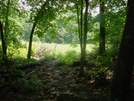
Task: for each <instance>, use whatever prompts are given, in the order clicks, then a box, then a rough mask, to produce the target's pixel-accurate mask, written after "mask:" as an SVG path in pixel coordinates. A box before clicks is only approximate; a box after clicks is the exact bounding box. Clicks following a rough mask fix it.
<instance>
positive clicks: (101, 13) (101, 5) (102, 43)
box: [99, 0, 105, 55]
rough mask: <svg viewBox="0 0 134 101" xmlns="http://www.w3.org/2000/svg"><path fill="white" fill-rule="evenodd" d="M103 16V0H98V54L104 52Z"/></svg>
mask: <svg viewBox="0 0 134 101" xmlns="http://www.w3.org/2000/svg"><path fill="white" fill-rule="evenodd" d="M104 24H105V18H104V2H101V0H100V34H99V55H102V54H103V53H104V52H105V27H104Z"/></svg>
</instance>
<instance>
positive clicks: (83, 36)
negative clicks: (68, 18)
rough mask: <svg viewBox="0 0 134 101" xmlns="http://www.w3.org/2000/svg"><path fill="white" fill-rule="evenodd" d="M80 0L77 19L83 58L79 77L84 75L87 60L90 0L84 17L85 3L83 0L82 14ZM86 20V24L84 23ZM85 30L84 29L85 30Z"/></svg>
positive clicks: (86, 2) (86, 5)
mask: <svg viewBox="0 0 134 101" xmlns="http://www.w3.org/2000/svg"><path fill="white" fill-rule="evenodd" d="M78 4H79V0H78V3H77V4H76V8H77V19H78V21H77V22H78V33H79V40H80V50H81V59H80V61H81V62H80V72H79V77H83V76H84V66H85V64H84V62H85V56H86V44H87V32H88V26H87V25H88V5H89V3H88V0H85V14H84V19H83V4H84V1H83V0H81V3H80V4H81V6H80V14H79V5H78ZM83 22H84V25H83ZM83 30H84V31H83ZM83 32H84V33H83Z"/></svg>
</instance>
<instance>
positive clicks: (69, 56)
mask: <svg viewBox="0 0 134 101" xmlns="http://www.w3.org/2000/svg"><path fill="white" fill-rule="evenodd" d="M78 56H79V55H78V53H77V52H76V51H75V50H69V51H66V52H65V53H64V54H63V55H61V56H60V57H59V59H58V61H57V64H58V65H72V63H73V61H76V60H78V59H79V57H78Z"/></svg>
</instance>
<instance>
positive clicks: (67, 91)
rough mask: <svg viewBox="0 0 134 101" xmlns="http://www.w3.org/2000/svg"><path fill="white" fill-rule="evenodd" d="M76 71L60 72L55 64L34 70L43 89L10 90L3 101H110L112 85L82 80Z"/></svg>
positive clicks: (60, 69) (49, 63) (54, 62)
mask: <svg viewBox="0 0 134 101" xmlns="http://www.w3.org/2000/svg"><path fill="white" fill-rule="evenodd" d="M76 68H77V67H76ZM76 68H73V67H71V66H70V67H68V68H61V67H60V66H56V61H55V60H53V61H51V62H47V63H46V62H44V63H43V64H42V65H41V66H36V67H35V68H34V69H32V71H33V70H36V74H37V75H38V80H39V81H41V82H42V84H41V85H40V87H38V88H35V89H29V88H27V87H25V86H20V87H18V88H17V89H10V90H9V91H8V92H7V93H6V94H5V95H4V97H3V98H2V99H1V100H0V101H108V96H109V88H110V82H109V83H106V82H105V81H101V82H100V81H99V82H94V81H91V80H89V79H88V77H85V78H81V79H79V78H78V69H76ZM101 83H103V85H102V84H101Z"/></svg>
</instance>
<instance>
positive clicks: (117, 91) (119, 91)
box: [111, 0, 134, 101]
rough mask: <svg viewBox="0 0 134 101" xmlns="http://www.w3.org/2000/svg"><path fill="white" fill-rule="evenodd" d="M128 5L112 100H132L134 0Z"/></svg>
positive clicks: (112, 86)
mask: <svg viewBox="0 0 134 101" xmlns="http://www.w3.org/2000/svg"><path fill="white" fill-rule="evenodd" d="M127 6H128V11H127V17H126V24H125V27H124V31H123V35H122V40H121V45H120V49H119V54H118V59H117V63H116V67H115V70H114V75H113V81H112V85H111V101H130V84H131V78H132V71H133V65H134V52H133V51H134V30H133V28H134V27H133V26H134V19H133V18H134V8H133V6H134V1H133V0H128V4H127Z"/></svg>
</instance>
